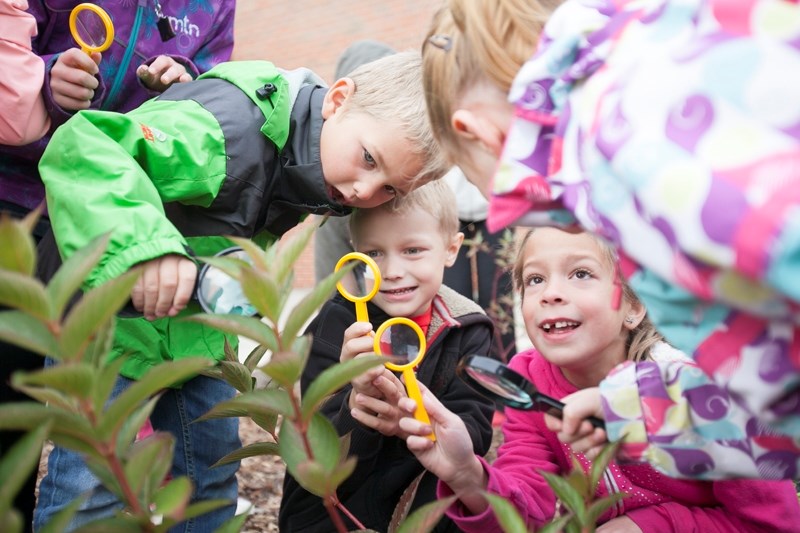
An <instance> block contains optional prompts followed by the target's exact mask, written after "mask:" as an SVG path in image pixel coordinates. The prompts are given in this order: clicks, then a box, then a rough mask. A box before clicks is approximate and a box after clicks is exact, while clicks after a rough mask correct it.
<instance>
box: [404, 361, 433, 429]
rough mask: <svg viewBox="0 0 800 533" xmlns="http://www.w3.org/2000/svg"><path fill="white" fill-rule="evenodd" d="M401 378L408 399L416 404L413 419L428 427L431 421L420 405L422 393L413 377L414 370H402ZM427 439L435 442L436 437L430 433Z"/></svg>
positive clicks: (415, 378) (423, 407) (415, 377)
mask: <svg viewBox="0 0 800 533" xmlns="http://www.w3.org/2000/svg"><path fill="white" fill-rule="evenodd" d="M403 378H404V380H405V382H406V391H407V392H408V397H409V398H411V399H412V400H414V401H415V402H417V409H416V411H414V418H415V419H417V420H419V421H420V422H422V423H423V424H428V425H429V426H430V425H431V419H430V417H428V411H426V410H425V406H424V405H422V393H421V392H420V390H419V384H418V383H417V376H415V375H414V369H412V368H407V369H405V370H403ZM428 438H429V439H431V440H433V441H435V440H436V435H434V434H433V433H431V434H429V435H428Z"/></svg>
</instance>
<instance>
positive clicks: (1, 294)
mask: <svg viewBox="0 0 800 533" xmlns="http://www.w3.org/2000/svg"><path fill="white" fill-rule="evenodd" d="M0 305H5V306H6V307H11V308H14V309H19V310H20V311H24V312H26V313H28V314H29V315H32V316H35V317H36V318H38V319H39V320H42V321H48V320H50V319H52V318H53V316H52V315H53V312H52V310H51V308H50V300H48V298H47V292H46V291H45V288H44V285H42V282H40V281H39V280H38V279H36V278H32V277H30V276H27V275H25V274H20V273H18V272H13V271H10V270H0Z"/></svg>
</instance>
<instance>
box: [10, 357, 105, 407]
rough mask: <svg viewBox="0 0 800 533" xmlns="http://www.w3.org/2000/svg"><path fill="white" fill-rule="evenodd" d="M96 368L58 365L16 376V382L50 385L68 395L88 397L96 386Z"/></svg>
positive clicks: (40, 385)
mask: <svg viewBox="0 0 800 533" xmlns="http://www.w3.org/2000/svg"><path fill="white" fill-rule="evenodd" d="M94 377H95V376H94V369H93V368H91V367H89V366H87V365H82V364H71V365H56V366H50V367H45V368H43V369H41V370H36V371H33V372H26V373H24V374H19V375H16V376H15V383H19V384H22V385H27V386H38V387H50V388H52V389H55V390H57V391H59V392H61V393H63V394H65V395H67V396H72V397H74V398H78V399H81V400H83V399H86V398H88V397H89V396H90V395H91V393H92V388H93V386H94Z"/></svg>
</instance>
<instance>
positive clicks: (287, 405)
mask: <svg viewBox="0 0 800 533" xmlns="http://www.w3.org/2000/svg"><path fill="white" fill-rule="evenodd" d="M251 413H259V414H261V415H267V414H270V413H278V414H281V415H284V416H290V415H292V414H293V413H294V407H293V406H292V400H291V398H290V397H289V393H288V392H286V391H285V390H284V389H265V390H254V391H252V392H246V393H244V394H240V395H238V396H236V397H235V398H232V399H230V400H226V401H224V402H219V403H218V404H217V405H215V406H214V407H213V408H212V409H211V410H210V411H209V412H207V413H206V414H204V415H203V416H201V417H199V418H198V419H197V420H196V422H201V421H203V420H210V419H212V418H230V417H240V416H250V414H251Z"/></svg>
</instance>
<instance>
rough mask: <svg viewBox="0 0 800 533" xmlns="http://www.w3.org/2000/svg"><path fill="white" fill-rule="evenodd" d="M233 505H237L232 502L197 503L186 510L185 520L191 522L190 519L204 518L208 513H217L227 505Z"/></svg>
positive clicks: (210, 501)
mask: <svg viewBox="0 0 800 533" xmlns="http://www.w3.org/2000/svg"><path fill="white" fill-rule="evenodd" d="M231 503H233V504H235V503H236V502H235V501H233V502H232V501H231V500H221V499H220V500H203V501H201V502H196V503H193V504H191V505H190V506H189V507H187V508H186V511H185V512H184V513H183V520H184V521H185V520H189V519H190V518H196V517H198V516H202V515H204V514H206V513H210V512H211V511H216V510H217V509H219V508H220V507H225V506H226V505H231Z"/></svg>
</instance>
